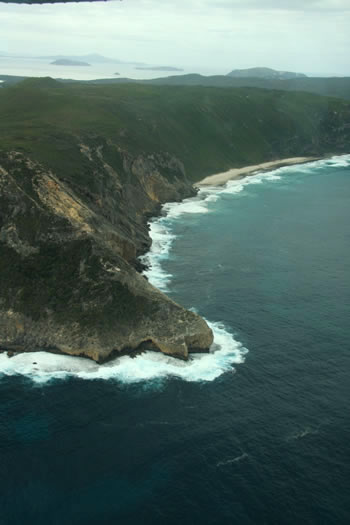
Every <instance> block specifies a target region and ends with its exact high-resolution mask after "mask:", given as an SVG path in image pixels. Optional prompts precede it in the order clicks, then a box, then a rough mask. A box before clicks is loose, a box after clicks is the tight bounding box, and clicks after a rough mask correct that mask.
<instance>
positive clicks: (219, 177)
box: [194, 157, 325, 188]
mask: <svg viewBox="0 0 350 525" xmlns="http://www.w3.org/2000/svg"><path fill="white" fill-rule="evenodd" d="M323 158H325V157H290V158H287V159H278V160H272V161H269V162H262V163H260V164H255V165H251V166H243V167H242V168H232V169H230V170H228V171H224V172H221V173H215V174H213V175H209V176H208V177H205V178H204V179H202V180H200V181H199V182H196V184H194V186H195V188H201V187H203V186H223V185H224V184H226V183H227V182H228V181H230V180H236V179H241V178H243V177H249V176H250V175H256V174H257V173H260V172H263V171H269V170H271V169H277V168H282V167H284V166H293V165H294V164H306V163H308V162H314V161H316V160H322V159H323Z"/></svg>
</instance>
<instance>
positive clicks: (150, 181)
mask: <svg viewBox="0 0 350 525" xmlns="http://www.w3.org/2000/svg"><path fill="white" fill-rule="evenodd" d="M79 148H80V151H81V154H82V156H85V158H87V159H88V160H89V162H90V163H91V170H92V171H93V173H94V177H95V180H96V181H101V182H100V183H98V184H97V183H96V186H95V187H94V188H91V189H90V188H89V189H87V188H85V187H83V186H81V185H78V184H77V185H75V184H74V183H73V182H72V181H70V180H68V179H67V180H66V179H64V180H63V179H62V178H59V177H58V176H57V175H56V174H54V173H52V172H51V171H49V170H47V169H44V168H43V166H41V165H40V164H38V163H36V162H33V161H32V160H31V159H28V158H26V157H24V156H23V155H21V154H19V153H18V152H11V153H10V154H5V153H4V154H2V155H0V249H1V257H0V348H2V349H7V350H8V351H9V352H11V353H12V352H13V351H16V352H18V351H22V352H25V351H33V350H47V351H52V352H63V353H65V354H70V355H76V356H85V357H89V358H91V359H94V360H95V361H97V362H104V361H106V360H108V359H110V358H111V357H112V356H115V355H118V354H120V353H132V352H134V351H137V350H143V349H145V348H150V349H153V350H158V351H161V352H163V353H165V354H168V355H172V356H175V357H179V358H181V359H187V358H188V353H189V352H191V351H198V350H200V351H207V350H208V349H209V347H210V345H211V343H212V341H213V335H212V332H211V330H210V328H209V327H208V326H207V324H206V323H205V321H204V320H203V319H201V318H200V317H199V316H198V315H197V314H195V313H193V312H190V311H187V310H185V309H184V308H182V307H181V306H179V305H177V304H176V303H174V302H173V301H172V300H171V299H169V298H168V297H167V296H166V295H164V294H163V293H162V292H160V291H159V290H157V289H156V288H154V287H153V286H152V285H151V284H150V283H149V282H148V281H147V280H146V279H145V278H144V277H143V276H142V275H141V274H140V273H138V271H137V270H136V269H135V267H136V268H138V267H139V266H140V264H139V262H138V260H137V257H138V255H140V254H141V253H144V251H145V250H147V249H148V247H149V245H150V239H149V236H148V229H147V218H148V217H149V216H150V215H152V214H155V213H157V211H158V210H159V208H160V204H161V203H162V202H165V201H169V200H180V199H181V198H183V197H185V196H190V195H193V194H194V190H193V189H192V186H191V184H190V183H189V182H188V181H187V179H186V176H185V172H184V168H183V165H182V164H181V163H180V162H179V161H178V160H177V159H175V158H173V157H171V156H170V155H168V154H155V155H148V156H142V155H139V156H137V157H135V158H132V157H131V156H130V155H127V154H126V153H124V152H122V151H120V150H119V149H118V148H117V147H116V146H113V144H106V143H102V144H99V145H98V146H91V145H89V144H86V143H84V142H83V141H82V140H81V139H80V140H79ZM105 149H109V150H111V149H114V154H118V155H119V156H120V159H121V162H120V170H118V171H117V170H116V169H115V167H112V166H111V165H110V164H109V162H108V161H107V159H106V158H105V156H104V150H105ZM167 174H168V175H169V174H171V178H172V183H171V184H170V182H169V180H168V179H167Z"/></svg>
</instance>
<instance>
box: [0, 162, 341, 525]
mask: <svg viewBox="0 0 350 525" xmlns="http://www.w3.org/2000/svg"><path fill="white" fill-rule="evenodd" d="M349 165H350V157H347V158H346V159H342V160H339V161H329V162H328V163H326V162H323V163H318V164H316V165H314V166H307V167H298V168H294V169H291V168H288V169H286V170H279V171H278V172H277V175H278V176H279V177H280V178H279V179H276V178H273V177H272V180H271V179H270V180H269V178H268V177H266V180H265V181H264V182H261V183H260V184H253V183H251V184H248V185H246V186H245V187H239V188H238V187H236V188H234V187H232V188H231V190H229V191H228V192H226V193H221V194H220V195H216V197H218V198H217V200H216V202H214V199H211V197H213V196H214V197H215V194H214V193H212V194H210V192H209V193H208V195H209V199H208V198H207V200H206V201H202V202H204V208H205V207H206V208H207V209H208V210H209V213H198V214H195V213H185V214H184V215H182V216H180V217H179V218H177V219H176V220H169V221H168V223H167V226H168V227H169V228H171V230H172V232H173V234H175V235H176V239H175V240H174V242H173V245H172V250H171V251H170V253H169V255H168V257H163V260H162V265H163V269H164V270H165V271H166V272H167V273H168V274H171V275H172V276H173V277H172V279H171V281H170V283H169V284H168V287H169V288H170V290H171V295H172V297H173V298H174V299H175V300H176V301H178V302H181V303H182V304H184V305H186V306H188V307H193V306H194V307H196V308H197V309H198V310H199V312H200V313H201V314H202V315H204V316H205V317H206V318H207V319H210V320H211V321H214V322H215V321H221V322H223V323H224V325H225V327H226V329H227V331H231V333H234V334H235V338H236V339H237V340H238V341H240V342H241V343H242V344H243V345H244V346H245V347H246V348H247V349H249V353H247V354H246V355H245V362H244V363H242V364H237V365H235V369H234V373H233V371H231V372H230V371H228V372H226V373H222V374H221V375H220V374H218V377H217V378H216V379H215V380H210V381H209V380H208V381H200V380H198V377H197V378H196V373H197V371H196V370H197V369H193V372H191V373H192V375H193V377H192V380H191V377H187V380H186V381H185V380H183V379H181V378H171V377H170V378H169V377H168V378H167V377H166V373H164V374H163V376H162V374H159V373H157V374H156V375H155V378H154V379H150V380H148V381H140V382H137V383H130V382H127V381H125V380H122V379H119V380H117V379H112V380H102V379H96V380H86V379H80V378H78V377H66V379H64V380H57V379H54V380H53V381H51V382H46V383H40V382H33V381H32V379H30V377H32V376H31V375H30V374H27V375H26V374H25V373H23V375H12V376H8V375H3V376H2V377H1V378H0V511H1V512H0V522H1V523H4V524H6V525H7V524H11V525H12V524H22V523H25V524H35V525H41V524H45V525H47V524H62V523H64V524H66V523H67V524H124V523H125V524H139V523H146V524H164V523H166V524H178V523H182V524H193V523H208V524H216V523H217V524H239V525H241V524H244V525H245V524H269V525H270V524H271V525H272V524H276V525H278V524H299V523H300V524H327V525H328V524H332V525H333V524H341V525H342V524H344V525H345V524H348V523H349V522H350V498H349V494H350V491H349V489H350V413H349V394H350V348H349V346H350V322H349V306H350V272H349V260H350V242H349V241H350V231H349V222H350V207H349V203H350V167H349ZM261 179H262V178H261ZM256 182H258V180H257V181H256ZM210 196H211V197H210ZM204 197H206V195H205V194H204V195H203V198H204ZM189 205H191V203H189ZM193 205H196V202H194V203H193ZM204 208H203V209H204ZM222 359H223V360H225V359H226V358H225V357H223V358H222ZM227 359H229V358H228V357H227ZM136 361H137V360H136ZM137 366H138V365H135V367H136V368H137ZM191 370H192V369H191ZM232 370H233V369H232ZM38 374H39V375H40V371H39V372H38ZM190 376H191V374H190Z"/></svg>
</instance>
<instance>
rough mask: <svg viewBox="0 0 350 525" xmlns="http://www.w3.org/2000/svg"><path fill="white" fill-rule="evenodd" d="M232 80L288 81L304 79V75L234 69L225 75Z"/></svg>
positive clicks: (257, 69)
mask: <svg viewBox="0 0 350 525" xmlns="http://www.w3.org/2000/svg"><path fill="white" fill-rule="evenodd" d="M227 76H228V77H233V78H262V79H275V80H290V79H292V78H306V75H304V73H294V72H292V71H277V70H276V69H271V68H270V67H251V68H248V69H234V70H233V71H231V73H228V74H227Z"/></svg>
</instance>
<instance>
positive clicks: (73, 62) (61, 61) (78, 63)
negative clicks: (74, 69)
mask: <svg viewBox="0 0 350 525" xmlns="http://www.w3.org/2000/svg"><path fill="white" fill-rule="evenodd" d="M50 64H53V65H54V66H90V64H88V63H87V62H82V61H81V60H70V59H69V58H59V59H58V60H54V61H53V62H50Z"/></svg>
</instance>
